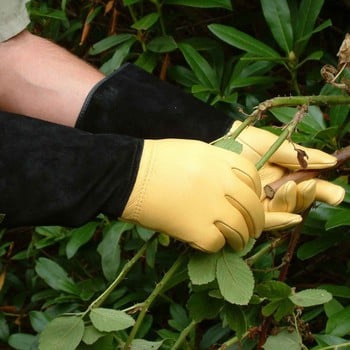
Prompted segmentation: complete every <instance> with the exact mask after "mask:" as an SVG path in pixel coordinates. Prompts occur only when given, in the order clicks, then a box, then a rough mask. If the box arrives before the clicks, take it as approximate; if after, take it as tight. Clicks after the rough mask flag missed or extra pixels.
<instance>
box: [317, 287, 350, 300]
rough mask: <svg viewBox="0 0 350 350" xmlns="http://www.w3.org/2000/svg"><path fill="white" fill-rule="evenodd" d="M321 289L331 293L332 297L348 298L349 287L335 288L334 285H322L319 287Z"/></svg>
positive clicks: (349, 295)
mask: <svg viewBox="0 0 350 350" xmlns="http://www.w3.org/2000/svg"><path fill="white" fill-rule="evenodd" d="M319 288H321V289H325V290H326V291H327V292H329V293H331V294H332V295H333V297H339V298H346V299H349V298H350V287H347V286H337V285H334V284H322V285H320V286H319Z"/></svg>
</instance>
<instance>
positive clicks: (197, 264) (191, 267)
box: [188, 252, 219, 285]
mask: <svg viewBox="0 0 350 350" xmlns="http://www.w3.org/2000/svg"><path fill="white" fill-rule="evenodd" d="M218 257H219V255H218V254H206V253H200V252H196V253H195V254H193V255H192V256H191V259H190V261H189V263H188V275H189V277H190V280H191V282H192V283H193V284H199V285H201V284H207V283H209V282H212V281H214V279H215V271H216V262H217V259H218Z"/></svg>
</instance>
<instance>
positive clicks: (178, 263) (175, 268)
mask: <svg viewBox="0 0 350 350" xmlns="http://www.w3.org/2000/svg"><path fill="white" fill-rule="evenodd" d="M186 252H187V249H185V251H184V253H183V254H181V255H180V256H179V257H178V258H177V260H176V261H175V262H174V264H173V265H172V266H171V268H170V269H169V270H168V271H167V272H166V273H165V275H164V277H163V278H162V279H161V281H160V282H158V283H157V285H156V287H155V288H154V289H153V291H152V293H151V294H150V295H149V297H148V298H147V299H146V300H145V301H144V303H143V307H142V309H141V312H140V313H139V315H138V317H137V319H136V322H135V324H134V326H133V328H132V329H131V331H130V334H129V336H128V339H127V340H126V342H125V344H124V350H128V349H129V347H130V345H131V343H132V341H133V339H134V338H135V336H136V334H137V332H138V330H139V329H140V326H141V324H142V322H143V319H144V317H145V315H146V313H147V311H148V309H149V308H150V306H151V305H152V303H153V302H154V300H155V299H156V297H157V296H158V295H159V294H160V293H161V291H162V290H163V289H164V287H165V286H166V284H167V283H168V282H169V280H170V279H171V277H173V275H174V274H175V273H176V272H177V271H178V269H179V268H180V267H181V266H182V264H183V263H184V261H185V260H186V259H187V255H186Z"/></svg>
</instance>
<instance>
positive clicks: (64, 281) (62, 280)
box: [35, 258, 80, 295]
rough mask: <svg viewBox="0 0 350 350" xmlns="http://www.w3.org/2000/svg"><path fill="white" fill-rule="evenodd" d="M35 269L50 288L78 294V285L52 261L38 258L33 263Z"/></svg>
mask: <svg viewBox="0 0 350 350" xmlns="http://www.w3.org/2000/svg"><path fill="white" fill-rule="evenodd" d="M35 271H36V273H37V274H38V275H39V276H40V277H41V278H42V279H43V280H44V281H45V282H46V283H47V284H48V285H49V286H50V287H51V288H53V289H55V290H62V291H64V292H67V293H71V294H75V295H79V293H80V289H79V287H78V286H77V285H76V284H75V283H74V281H73V280H72V279H71V278H70V277H68V274H67V272H66V271H65V270H64V269H63V268H62V267H61V266H60V265H58V264H57V263H55V262H54V261H52V260H50V259H47V258H39V259H38V261H37V263H36V265H35Z"/></svg>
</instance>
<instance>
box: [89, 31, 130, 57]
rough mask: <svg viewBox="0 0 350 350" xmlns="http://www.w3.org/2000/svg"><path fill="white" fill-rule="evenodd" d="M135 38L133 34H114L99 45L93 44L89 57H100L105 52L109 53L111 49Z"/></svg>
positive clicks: (98, 43)
mask: <svg viewBox="0 0 350 350" xmlns="http://www.w3.org/2000/svg"><path fill="white" fill-rule="evenodd" d="M132 38H134V35H132V34H118V35H117V34H114V35H110V36H108V37H106V38H104V39H102V40H100V41H98V42H97V43H95V44H93V45H92V47H91V49H90V50H89V55H98V54H99V53H101V52H103V51H107V50H109V49H110V48H112V47H114V46H117V45H120V44H122V43H123V42H125V41H127V40H129V39H132Z"/></svg>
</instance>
